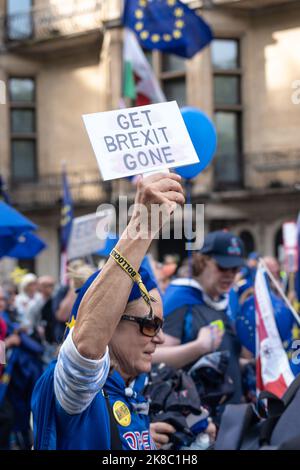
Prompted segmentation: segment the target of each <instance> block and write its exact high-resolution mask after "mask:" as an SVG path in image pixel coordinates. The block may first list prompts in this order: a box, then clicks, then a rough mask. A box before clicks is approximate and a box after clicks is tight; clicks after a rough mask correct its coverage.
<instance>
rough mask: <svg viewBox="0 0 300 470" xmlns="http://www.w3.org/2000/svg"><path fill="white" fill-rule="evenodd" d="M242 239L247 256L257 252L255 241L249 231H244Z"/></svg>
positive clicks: (241, 235) (241, 234)
mask: <svg viewBox="0 0 300 470" xmlns="http://www.w3.org/2000/svg"><path fill="white" fill-rule="evenodd" d="M240 238H241V239H242V240H243V242H244V245H245V251H246V256H248V255H249V253H251V252H252V251H255V240H254V237H253V235H252V233H251V232H249V231H248V230H243V231H242V232H241V233H240Z"/></svg>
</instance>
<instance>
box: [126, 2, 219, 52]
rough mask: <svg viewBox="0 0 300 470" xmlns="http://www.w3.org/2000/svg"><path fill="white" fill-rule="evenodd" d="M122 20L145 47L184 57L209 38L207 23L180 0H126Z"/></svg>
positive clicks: (209, 39) (209, 30)
mask: <svg viewBox="0 0 300 470" xmlns="http://www.w3.org/2000/svg"><path fill="white" fill-rule="evenodd" d="M123 23H124V26H127V27H129V28H131V29H132V30H133V31H134V32H135V33H136V35H137V36H138V38H139V41H140V44H141V46H142V47H144V48H145V49H159V50H161V51H163V52H166V53H169V54H176V55H179V56H181V57H185V58H188V59H189V58H191V57H193V55H195V54H196V53H197V52H199V51H200V50H201V49H203V48H204V47H205V46H207V45H208V44H209V43H210V41H211V40H212V38H213V35H212V31H211V29H210V27H209V26H208V24H207V23H206V22H205V21H203V19H202V18H200V16H199V15H198V14H197V13H196V12H195V11H193V10H191V9H190V8H189V7H188V6H186V5H184V4H183V3H181V1H180V0H126V1H125V8H124V16H123Z"/></svg>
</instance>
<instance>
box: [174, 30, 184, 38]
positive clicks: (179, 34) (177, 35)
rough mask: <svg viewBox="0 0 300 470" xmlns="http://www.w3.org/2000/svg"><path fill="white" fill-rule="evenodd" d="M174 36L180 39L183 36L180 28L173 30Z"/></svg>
mask: <svg viewBox="0 0 300 470" xmlns="http://www.w3.org/2000/svg"><path fill="white" fill-rule="evenodd" d="M173 36H174V38H175V39H179V38H181V36H182V32H181V31H179V30H178V29H175V31H173Z"/></svg>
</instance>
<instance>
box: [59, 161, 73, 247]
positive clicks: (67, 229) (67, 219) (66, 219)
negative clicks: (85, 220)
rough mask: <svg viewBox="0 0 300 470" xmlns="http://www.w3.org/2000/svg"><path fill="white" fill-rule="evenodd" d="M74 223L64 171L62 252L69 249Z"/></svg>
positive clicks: (71, 203) (70, 197) (71, 202)
mask: <svg viewBox="0 0 300 470" xmlns="http://www.w3.org/2000/svg"><path fill="white" fill-rule="evenodd" d="M72 221H73V201H72V196H71V192H70V189H69V185H68V179H67V174H66V172H65V170H64V171H63V200H62V209H61V223H60V225H61V251H62V252H64V251H66V249H67V246H68V241H69V237H70V234H71V228H72Z"/></svg>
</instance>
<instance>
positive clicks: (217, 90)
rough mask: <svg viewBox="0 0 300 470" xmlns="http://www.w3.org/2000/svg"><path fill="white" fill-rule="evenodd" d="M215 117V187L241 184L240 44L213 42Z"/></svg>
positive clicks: (231, 40) (220, 188)
mask: <svg viewBox="0 0 300 470" xmlns="http://www.w3.org/2000/svg"><path fill="white" fill-rule="evenodd" d="M211 51H212V66H213V90H214V118H215V124H216V128H217V133H218V150H217V155H216V158H215V189H216V190H218V189H219V190H222V189H228V188H231V187H232V188H234V187H240V186H241V185H242V182H243V178H242V173H243V172H242V96H241V81H242V71H241V61H240V43H239V40H237V39H215V40H214V41H213V42H212V48H211Z"/></svg>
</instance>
